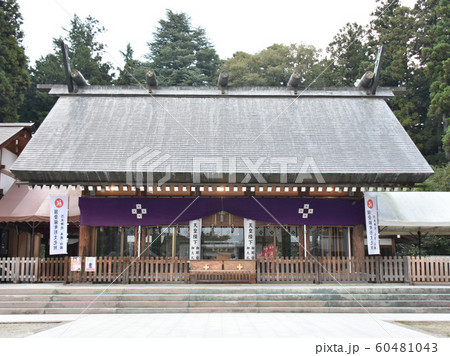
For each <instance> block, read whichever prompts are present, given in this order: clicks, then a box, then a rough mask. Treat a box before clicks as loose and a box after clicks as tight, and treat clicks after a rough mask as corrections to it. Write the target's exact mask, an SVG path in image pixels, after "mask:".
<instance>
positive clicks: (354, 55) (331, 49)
mask: <svg viewBox="0 0 450 356" xmlns="http://www.w3.org/2000/svg"><path fill="white" fill-rule="evenodd" d="M326 51H327V53H328V54H329V61H331V63H330V62H328V63H330V67H329V68H328V69H327V71H326V72H325V73H324V78H326V83H325V84H326V85H328V86H353V84H354V83H355V81H356V79H358V78H361V76H362V75H363V74H364V73H365V72H366V71H367V70H368V69H369V68H370V65H371V64H372V62H373V61H371V60H370V56H369V54H368V48H367V30H366V29H365V28H363V27H362V26H361V25H358V24H357V23H347V24H346V25H345V26H344V27H343V28H341V29H340V30H339V33H338V34H337V35H336V36H334V38H333V41H332V42H331V43H330V44H329V45H328V47H327V49H326Z"/></svg>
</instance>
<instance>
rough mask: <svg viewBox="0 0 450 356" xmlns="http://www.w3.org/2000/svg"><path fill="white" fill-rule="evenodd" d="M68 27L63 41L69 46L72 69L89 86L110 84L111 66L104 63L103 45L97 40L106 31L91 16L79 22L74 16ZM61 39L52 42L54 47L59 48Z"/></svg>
mask: <svg viewBox="0 0 450 356" xmlns="http://www.w3.org/2000/svg"><path fill="white" fill-rule="evenodd" d="M70 25H71V27H70V29H69V30H65V31H66V32H67V35H66V37H65V38H64V40H65V41H66V42H67V43H68V46H69V58H70V62H71V65H72V68H76V69H78V70H79V71H80V72H81V73H82V74H83V76H84V77H85V78H86V79H87V80H88V81H89V83H90V84H93V85H105V84H111V81H112V79H113V76H112V75H111V74H110V71H111V69H112V66H111V64H110V63H108V62H104V60H103V54H104V51H105V45H104V44H103V43H100V42H98V40H97V37H98V35H100V34H101V33H103V32H105V31H106V30H105V28H104V27H103V26H101V25H100V23H99V22H98V20H96V19H95V18H93V17H91V16H88V17H86V18H85V20H84V21H81V19H80V18H79V17H78V16H77V15H74V17H73V19H72V20H71V22H70ZM62 39H63V38H59V39H57V40H54V42H55V45H56V46H58V47H59V44H60V41H61V40H62Z"/></svg>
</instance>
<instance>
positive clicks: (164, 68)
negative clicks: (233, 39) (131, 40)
mask: <svg viewBox="0 0 450 356" xmlns="http://www.w3.org/2000/svg"><path fill="white" fill-rule="evenodd" d="M166 15H167V20H160V21H159V27H158V28H157V29H156V32H155V33H154V34H153V36H154V38H153V41H152V42H149V43H148V46H149V49H150V53H149V54H148V55H147V58H148V59H149V60H150V62H151V66H152V69H153V70H154V71H155V72H156V75H157V78H158V83H159V84H161V85H208V84H209V85H211V84H215V83H216V81H217V75H218V71H219V67H220V65H221V61H220V59H219V56H218V55H217V53H216V50H215V49H214V47H213V46H212V45H211V44H210V43H209V41H208V39H207V38H206V33H205V30H204V29H202V28H200V27H199V28H192V27H191V24H190V18H189V17H188V16H187V15H186V14H185V13H175V12H172V11H171V10H167V13H166Z"/></svg>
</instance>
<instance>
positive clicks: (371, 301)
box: [0, 284, 450, 314]
mask: <svg viewBox="0 0 450 356" xmlns="http://www.w3.org/2000/svg"><path fill="white" fill-rule="evenodd" d="M355 299H356V300H355ZM361 305H362V306H361ZM87 307H88V309H86V308H87ZM366 311H370V312H376V313H401V312H407V313H448V312H450V288H449V287H442V286H440V287H428V286H426V287H422V286H420V287H416V286H413V287H411V286H406V285H401V286H396V285H389V286H385V285H382V286H380V285H377V286H367V285H364V286H360V285H344V286H343V287H341V286H329V285H328V286H327V285H320V286H311V285H286V284H285V285H257V286H248V285H233V286H229V285H212V286H210V285H207V286H203V285H145V286H139V285H137V286H136V285H114V286H105V285H61V284H59V285H56V284H53V285H51V284H43V285H38V284H34V285H30V286H27V285H0V314H28V313H29V314H44V313H45V314H59V313H62V314H79V313H87V314H94V313H133V312H135V313H172V312H183V313H188V312H189V313H191V312H192V313H201V312H204V313H206V312H208V313H213V312H248V313H253V312H292V313H308V312H317V313H321V312H323V313H329V312H336V313H343V312H352V313H362V312H366Z"/></svg>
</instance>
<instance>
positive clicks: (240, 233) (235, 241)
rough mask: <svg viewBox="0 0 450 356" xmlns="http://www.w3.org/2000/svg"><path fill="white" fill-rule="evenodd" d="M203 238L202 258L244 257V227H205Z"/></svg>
mask: <svg viewBox="0 0 450 356" xmlns="http://www.w3.org/2000/svg"><path fill="white" fill-rule="evenodd" d="M201 236H202V239H201V250H202V259H204V260H217V259H223V258H228V259H233V260H234V259H243V258H244V228H243V227H214V228H213V227H203V228H202V235H201Z"/></svg>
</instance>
